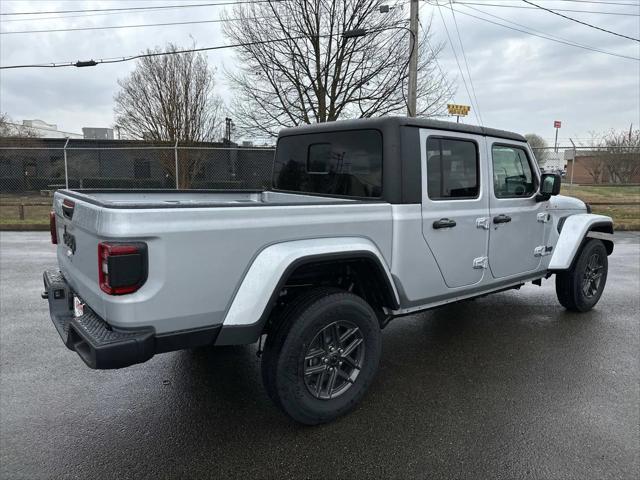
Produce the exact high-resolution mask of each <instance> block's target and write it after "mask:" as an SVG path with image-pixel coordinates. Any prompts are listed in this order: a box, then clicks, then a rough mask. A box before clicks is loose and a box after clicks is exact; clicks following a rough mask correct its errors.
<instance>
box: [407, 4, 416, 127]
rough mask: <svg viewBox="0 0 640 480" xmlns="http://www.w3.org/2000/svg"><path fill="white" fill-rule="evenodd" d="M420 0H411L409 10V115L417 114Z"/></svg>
mask: <svg viewBox="0 0 640 480" xmlns="http://www.w3.org/2000/svg"><path fill="white" fill-rule="evenodd" d="M418 7H419V4H418V0H411V5H410V10H409V30H410V31H411V34H410V35H409V52H410V55H411V58H409V94H408V95H407V97H408V99H407V116H408V117H415V116H416V103H417V90H418Z"/></svg>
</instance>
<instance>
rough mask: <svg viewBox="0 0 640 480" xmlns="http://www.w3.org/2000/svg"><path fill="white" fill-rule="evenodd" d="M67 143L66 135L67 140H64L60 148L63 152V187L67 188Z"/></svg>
mask: <svg viewBox="0 0 640 480" xmlns="http://www.w3.org/2000/svg"><path fill="white" fill-rule="evenodd" d="M67 145H69V137H67V141H66V142H64V148H63V149H62V151H63V153H64V188H66V189H67V190H69V166H68V165H67Z"/></svg>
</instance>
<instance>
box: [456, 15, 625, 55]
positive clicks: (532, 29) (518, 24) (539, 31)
mask: <svg viewBox="0 0 640 480" xmlns="http://www.w3.org/2000/svg"><path fill="white" fill-rule="evenodd" d="M464 7H465V8H468V9H470V10H473V11H474V12H478V13H481V14H483V15H487V16H489V17H493V18H497V19H498V20H502V21H503V22H507V23H511V24H512V25H516V26H518V27H522V28H526V29H528V30H531V31H532V32H537V33H540V34H542V35H545V36H547V37H550V38H549V39H550V40H551V39H555V40H557V41H559V42H562V43H565V44H573V46H574V47H580V48H584V49H587V50H592V51H595V52H600V53H604V54H606V55H615V56H619V55H618V54H616V53H612V52H608V51H606V50H601V49H599V48H596V47H592V46H590V45H584V44H581V43H577V42H573V41H571V40H568V39H566V38H563V37H559V36H557V35H552V34H551V33H547V32H543V31H542V30H536V29H535V28H532V27H529V26H527V25H523V24H521V23H517V22H514V21H512V20H507V19H506V18H504V17H500V16H498V15H493V14H491V13H489V12H485V11H484V10H480V9H478V8H474V7H471V6H469V5H467V4H464ZM459 13H462V12H459ZM480 20H482V19H480ZM623 58H631V59H633V57H627V56H623Z"/></svg>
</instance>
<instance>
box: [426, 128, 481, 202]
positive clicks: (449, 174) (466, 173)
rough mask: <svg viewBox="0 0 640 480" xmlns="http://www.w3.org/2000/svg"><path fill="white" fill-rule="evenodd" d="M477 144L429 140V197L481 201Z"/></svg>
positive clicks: (472, 142) (453, 140) (432, 198)
mask: <svg viewBox="0 0 640 480" xmlns="http://www.w3.org/2000/svg"><path fill="white" fill-rule="evenodd" d="M479 194H480V169H479V157H478V144H477V143H476V142H474V141H472V140H463V139H454V138H447V137H429V138H428V139H427V195H428V196H429V199H430V200H464V199H474V198H478V195H479Z"/></svg>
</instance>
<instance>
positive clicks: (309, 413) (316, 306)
mask: <svg viewBox="0 0 640 480" xmlns="http://www.w3.org/2000/svg"><path fill="white" fill-rule="evenodd" d="M338 321H347V322H349V323H351V324H353V325H355V326H356V327H357V328H358V329H359V332H361V336H362V343H363V344H364V352H365V353H364V359H363V362H362V365H361V368H360V369H358V374H357V377H356V378H355V380H354V381H353V382H351V384H350V387H348V389H347V390H346V391H344V393H341V394H340V395H339V396H338V397H336V398H329V399H320V398H316V397H315V396H314V395H313V394H312V392H311V391H310V389H309V388H308V386H307V385H306V384H305V375H304V371H305V368H307V367H306V366H305V365H306V362H305V355H307V354H308V348H311V346H312V342H313V341H314V339H317V338H318V337H317V335H318V334H319V332H321V331H323V329H325V328H326V327H328V326H330V325H332V324H334V323H335V322H338ZM381 354H382V334H381V331H380V324H379V321H378V318H377V316H376V314H375V312H374V311H373V309H372V308H371V307H370V306H369V304H368V303H367V302H365V301H364V300H363V299H362V298H360V297H358V296H357V295H354V294H352V293H348V292H345V291H343V290H340V289H336V288H317V289H313V290H311V291H309V292H307V293H304V294H301V295H300V296H299V297H298V298H296V299H295V300H294V301H293V302H292V303H291V304H290V305H288V306H287V307H286V308H285V310H284V311H283V313H282V314H281V316H280V317H279V318H278V319H277V320H276V322H275V324H274V328H273V329H272V331H271V332H270V333H269V334H268V336H267V340H266V342H265V346H264V352H263V355H262V379H263V383H264V386H265V389H266V390H267V393H268V394H269V397H270V398H271V399H272V400H273V402H274V403H275V404H276V405H277V406H278V407H279V408H280V409H281V410H282V411H283V412H284V413H285V414H287V415H288V416H290V417H291V418H292V419H293V420H295V421H297V422H300V423H303V424H306V425H316V424H320V423H326V422H330V421H332V420H334V419H336V418H338V417H339V416H341V415H344V414H345V413H347V412H349V411H350V410H352V409H353V408H354V407H355V406H356V405H357V404H358V402H359V401H360V400H361V399H362V397H363V396H364V394H365V393H366V391H367V390H368V388H369V386H370V385H371V382H372V381H373V378H374V376H375V373H376V371H377V369H378V364H379V361H380V357H381Z"/></svg>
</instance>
